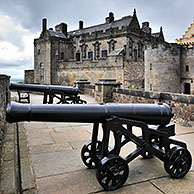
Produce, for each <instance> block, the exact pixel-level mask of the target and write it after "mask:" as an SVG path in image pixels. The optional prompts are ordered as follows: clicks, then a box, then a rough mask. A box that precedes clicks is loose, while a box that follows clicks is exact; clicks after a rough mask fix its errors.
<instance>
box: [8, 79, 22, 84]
mask: <svg viewBox="0 0 194 194" xmlns="http://www.w3.org/2000/svg"><path fill="white" fill-rule="evenodd" d="M11 82H12V83H24V80H23V79H11Z"/></svg>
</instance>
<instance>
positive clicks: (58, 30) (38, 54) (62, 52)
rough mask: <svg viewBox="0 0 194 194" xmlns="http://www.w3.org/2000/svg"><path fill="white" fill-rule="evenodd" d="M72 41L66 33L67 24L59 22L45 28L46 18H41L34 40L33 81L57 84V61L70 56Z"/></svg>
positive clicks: (67, 58)
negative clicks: (37, 36)
mask: <svg viewBox="0 0 194 194" xmlns="http://www.w3.org/2000/svg"><path fill="white" fill-rule="evenodd" d="M72 48H73V47H72V43H71V41H70V39H69V38H68V35H67V24H65V23H61V24H59V25H57V26H55V31H53V29H52V28H49V29H47V19H45V18H44V19H43V20H42V32H41V34H40V37H39V38H38V39H35V40H34V75H35V76H34V80H35V83H41V84H57V81H56V80H57V69H58V66H57V62H58V61H67V60H69V58H72Z"/></svg>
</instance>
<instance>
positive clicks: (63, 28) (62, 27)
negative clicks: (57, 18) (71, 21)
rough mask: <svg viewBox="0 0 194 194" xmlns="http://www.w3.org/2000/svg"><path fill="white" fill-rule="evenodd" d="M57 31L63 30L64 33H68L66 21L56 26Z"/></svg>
mask: <svg viewBox="0 0 194 194" xmlns="http://www.w3.org/2000/svg"><path fill="white" fill-rule="evenodd" d="M55 31H56V32H62V33H63V34H65V35H67V24H66V23H60V24H58V25H56V26H55Z"/></svg>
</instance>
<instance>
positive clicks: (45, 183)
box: [37, 170, 102, 194]
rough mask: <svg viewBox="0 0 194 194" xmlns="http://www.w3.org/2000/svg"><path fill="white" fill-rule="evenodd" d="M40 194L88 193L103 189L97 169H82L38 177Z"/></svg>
mask: <svg viewBox="0 0 194 194" xmlns="http://www.w3.org/2000/svg"><path fill="white" fill-rule="evenodd" d="M37 187H38V193H39V194H53V193H55V194H62V193H64V194H87V193H94V192H96V191H99V190H102V188H101V187H100V185H99V184H98V182H97V180H96V173H95V170H82V171H76V172H71V173H65V174H62V175H57V176H50V177H45V178H39V179H37Z"/></svg>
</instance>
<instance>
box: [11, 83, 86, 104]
mask: <svg viewBox="0 0 194 194" xmlns="http://www.w3.org/2000/svg"><path fill="white" fill-rule="evenodd" d="M9 89H10V90H16V91H18V94H19V91H28V92H40V93H43V94H44V98H43V104H53V99H54V98H56V99H58V100H59V101H58V104H60V103H62V104H64V103H65V104H68V103H73V104H83V103H86V101H84V100H82V99H80V96H78V94H79V93H80V91H79V89H78V88H76V87H70V86H57V85H40V84H16V83H10V85H9Z"/></svg>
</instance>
